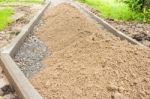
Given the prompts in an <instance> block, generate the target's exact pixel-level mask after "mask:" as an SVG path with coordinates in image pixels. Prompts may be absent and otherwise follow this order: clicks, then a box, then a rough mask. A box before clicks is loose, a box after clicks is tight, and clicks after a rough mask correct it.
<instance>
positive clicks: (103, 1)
mask: <svg viewBox="0 0 150 99" xmlns="http://www.w3.org/2000/svg"><path fill="white" fill-rule="evenodd" d="M79 1H81V2H84V3H86V4H88V5H90V6H91V7H92V8H94V9H96V10H98V11H99V12H100V13H101V15H102V16H103V17H105V18H113V19H118V20H141V19H142V18H141V14H140V13H136V12H133V11H131V10H130V9H129V7H128V6H127V5H126V4H124V3H122V2H117V1H116V0H79Z"/></svg>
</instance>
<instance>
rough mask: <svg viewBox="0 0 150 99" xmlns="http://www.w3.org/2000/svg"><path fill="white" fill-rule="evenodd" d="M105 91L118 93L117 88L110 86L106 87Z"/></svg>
mask: <svg viewBox="0 0 150 99" xmlns="http://www.w3.org/2000/svg"><path fill="white" fill-rule="evenodd" d="M107 90H108V91H112V92H115V91H118V87H117V86H115V85H110V86H108V87H107Z"/></svg>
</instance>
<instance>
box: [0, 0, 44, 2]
mask: <svg viewBox="0 0 150 99" xmlns="http://www.w3.org/2000/svg"><path fill="white" fill-rule="evenodd" d="M0 2H25V3H42V2H43V0H0Z"/></svg>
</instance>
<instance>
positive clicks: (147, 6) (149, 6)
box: [124, 0, 150, 22]
mask: <svg viewBox="0 0 150 99" xmlns="http://www.w3.org/2000/svg"><path fill="white" fill-rule="evenodd" d="M124 2H125V3H127V4H128V5H129V8H130V9H131V10H132V11H134V12H136V13H141V14H142V20H143V21H144V22H150V0H125V1H124Z"/></svg>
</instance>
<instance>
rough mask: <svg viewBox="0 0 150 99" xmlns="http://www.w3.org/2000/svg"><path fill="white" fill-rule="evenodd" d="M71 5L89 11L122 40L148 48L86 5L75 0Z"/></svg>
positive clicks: (89, 13)
mask: <svg viewBox="0 0 150 99" xmlns="http://www.w3.org/2000/svg"><path fill="white" fill-rule="evenodd" d="M71 5H73V6H74V7H76V8H77V9H80V10H82V11H84V12H85V13H87V14H88V15H89V16H90V17H91V18H92V19H94V20H96V21H97V22H98V23H99V24H101V25H103V26H104V27H105V28H106V29H107V30H109V31H110V32H111V33H113V34H114V35H115V36H117V37H120V39H121V40H127V41H128V42H130V43H131V44H136V45H139V46H142V47H144V48H148V47H147V46H145V45H143V44H141V43H139V42H137V41H136V40H134V39H132V38H131V37H129V36H127V35H126V34H124V33H122V32H121V31H118V30H117V29H115V28H114V27H113V26H112V25H110V24H109V23H108V22H106V21H105V20H104V19H102V18H100V17H99V16H97V15H95V14H94V13H93V12H91V11H89V10H88V9H87V8H86V7H84V6H82V5H81V4H79V3H77V2H75V3H71Z"/></svg>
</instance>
